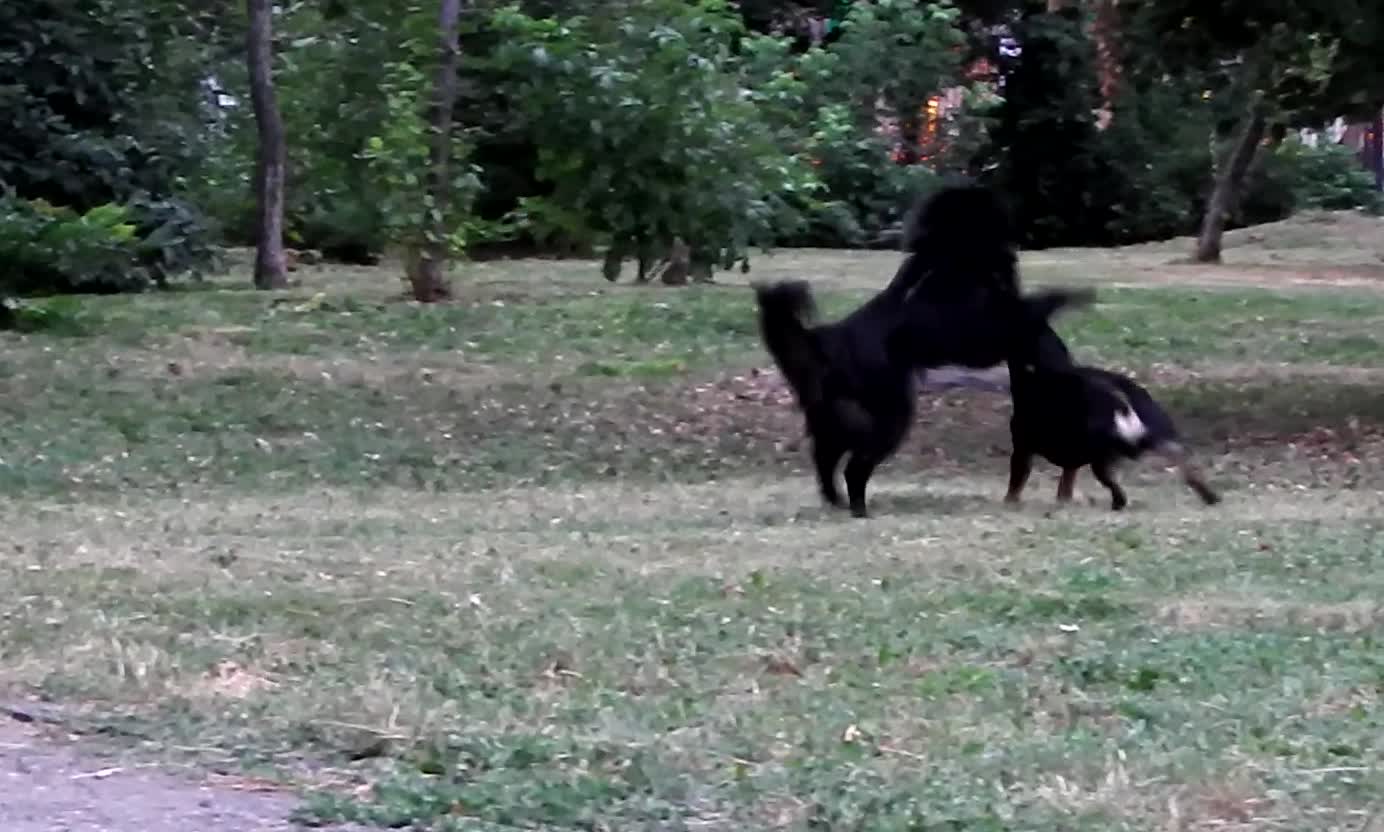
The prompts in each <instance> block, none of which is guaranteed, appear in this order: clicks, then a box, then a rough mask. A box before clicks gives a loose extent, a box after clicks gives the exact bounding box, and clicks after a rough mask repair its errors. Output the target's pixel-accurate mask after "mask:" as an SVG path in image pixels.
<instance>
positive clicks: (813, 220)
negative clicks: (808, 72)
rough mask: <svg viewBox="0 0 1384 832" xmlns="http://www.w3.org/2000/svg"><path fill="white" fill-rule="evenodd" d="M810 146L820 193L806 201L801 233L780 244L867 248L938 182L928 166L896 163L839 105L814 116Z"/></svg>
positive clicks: (885, 145)
mask: <svg viewBox="0 0 1384 832" xmlns="http://www.w3.org/2000/svg"><path fill="white" fill-rule="evenodd" d="M809 147H810V150H809V152H810V153H811V155H812V160H813V165H814V166H815V168H816V171H817V177H818V178H819V179H820V180H821V183H822V193H821V195H820V197H819V198H816V199H809V200H806V204H805V205H804V206H803V207H802V211H803V214H804V216H805V221H804V225H803V228H802V230H800V231H799V232H798V233H795V234H792V235H788V236H785V237H784V238H783V239H782V240H780V242H781V243H782V244H784V245H797V246H824V247H854V246H864V245H869V244H870V243H872V242H873V241H875V240H877V239H879V238H880V236H881V235H882V234H883V233H884V232H885V231H886V230H887V229H889V228H891V227H893V226H895V225H897V224H898V223H899V222H900V221H901V220H902V219H903V214H904V212H905V211H907V210H908V208H909V206H910V204H911V203H912V201H913V200H914V199H915V198H916V196H917V195H918V194H919V193H922V192H924V191H926V190H928V189H929V188H931V187H933V185H934V183H935V182H936V180H937V174H936V173H935V172H934V171H933V170H932V169H931V168H929V167H927V166H926V165H921V164H916V165H900V164H897V163H896V162H894V161H893V159H892V158H890V151H891V150H892V142H891V140H889V139H887V138H886V137H884V136H880V135H878V134H876V133H874V132H873V131H869V132H866V131H862V130H861V129H859V127H858V126H857V125H856V124H855V122H854V121H853V119H852V117H851V114H850V113H849V111H848V108H847V107H845V106H843V105H832V106H827V107H823V108H822V110H821V111H819V112H818V114H817V122H816V124H815V125H814V129H813V134H812V141H811V143H810V145H809Z"/></svg>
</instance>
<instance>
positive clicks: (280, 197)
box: [245, 0, 288, 289]
mask: <svg viewBox="0 0 1384 832" xmlns="http://www.w3.org/2000/svg"><path fill="white" fill-rule="evenodd" d="M246 5H247V7H248V11H249V14H250V29H249V32H248V34H247V35H246V38H245V41H246V43H245V46H246V48H245V57H246V62H247V64H248V68H249V70H250V101H251V104H252V105H253V106H254V110H255V125H256V128H257V130H258V133H259V142H258V148H257V151H256V156H255V211H256V213H255V278H254V280H255V288H256V289H282V288H284V287H285V286H287V285H288V264H287V262H286V260H285V258H284V168H285V167H287V161H286V157H287V155H288V151H287V149H286V147H285V144H284V122H283V117H282V116H281V115H280V114H279V102H278V97H277V96H276V95H275V94H274V74H273V62H274V46H273V21H272V18H271V15H272V6H273V4H272V0H246Z"/></svg>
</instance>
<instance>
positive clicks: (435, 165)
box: [409, 0, 462, 303]
mask: <svg viewBox="0 0 1384 832" xmlns="http://www.w3.org/2000/svg"><path fill="white" fill-rule="evenodd" d="M461 3H462V0H442V9H441V11H440V12H439V14H438V18H437V26H438V31H439V41H440V44H441V49H442V59H441V60H440V61H439V62H438V65H437V81H436V83H435V84H434V86H433V101H432V108H431V109H432V112H431V113H430V114H429V118H428V121H429V123H430V124H431V126H432V134H433V135H432V152H431V153H430V154H429V159H428V198H429V200H430V204H429V205H428V206H427V209H428V211H427V216H426V218H425V219H424V228H425V230H426V234H425V235H424V239H423V241H422V244H421V245H422V248H421V249H420V251H419V257H418V266H417V268H416V269H412V270H411V271H410V274H409V281H410V282H411V283H412V285H413V299H414V300H417V301H419V302H421V303H435V302H437V301H440V300H446V299H447V298H449V297H451V296H452V290H451V287H450V286H448V285H447V273H446V272H447V261H448V259H449V252H448V250H447V249H448V246H447V236H448V233H449V230H450V229H448V228H447V216H448V214H449V213H450V212H449V211H447V209H446V207H447V204H448V202H450V200H451V196H452V194H451V178H450V173H449V171H450V168H451V162H452V110H453V107H454V106H455V104H456V99H457V71H458V68H459V66H460V64H461V47H460V45H459V43H458V29H459V26H460V19H461Z"/></svg>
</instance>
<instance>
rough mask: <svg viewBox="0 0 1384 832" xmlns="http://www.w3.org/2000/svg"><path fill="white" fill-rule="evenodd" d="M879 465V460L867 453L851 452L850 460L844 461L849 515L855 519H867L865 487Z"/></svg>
mask: <svg viewBox="0 0 1384 832" xmlns="http://www.w3.org/2000/svg"><path fill="white" fill-rule="evenodd" d="M879 463H880V458H879V457H878V456H876V455H873V454H869V453H860V452H855V451H852V452H851V458H850V459H848V460H846V496H847V497H849V498H850V502H851V514H852V515H853V516H855V517H869V516H870V513H869V511H867V510H866V508H865V485H866V484H867V483H869V481H870V475H871V474H873V473H874V472H875V467H876V466H878V465H879Z"/></svg>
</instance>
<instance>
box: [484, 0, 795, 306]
mask: <svg viewBox="0 0 1384 832" xmlns="http://www.w3.org/2000/svg"><path fill="white" fill-rule="evenodd" d="M492 22H493V24H494V26H495V29H496V30H497V31H499V32H501V33H502V34H503V36H504V37H503V42H504V47H503V48H501V49H500V50H498V51H497V53H496V56H495V59H496V62H497V66H498V68H499V69H500V70H502V71H503V72H504V73H505V74H506V75H507V77H509V78H511V79H513V86H511V87H510V88H509V89H507V90H506V93H507V95H508V97H509V100H510V101H512V102H514V103H515V104H516V105H517V106H518V108H519V111H520V114H521V115H522V116H524V117H525V122H526V124H527V125H528V126H529V127H530V128H531V130H530V132H531V135H533V136H534V137H535V140H536V141H537V143H538V167H537V170H536V173H537V176H538V178H539V180H540V181H541V182H543V183H544V184H545V185H547V186H550V187H551V193H550V194H549V195H547V196H543V197H534V198H529V199H526V200H524V201H523V203H522V209H521V211H522V213H521V215H520V218H521V219H522V220H523V221H524V222H525V223H526V224H527V226H528V227H529V228H531V229H534V230H535V231H537V232H538V233H540V234H545V235H551V236H553V237H555V238H558V239H565V240H573V241H580V242H593V243H596V244H605V245H608V246H609V250H608V252H607V255H606V268H605V273H606V276H607V277H608V278H610V279H612V280H613V279H616V278H617V277H618V275H619V272H620V267H621V261H622V260H624V259H627V258H629V257H637V258H638V259H639V260H640V261H641V263H651V262H653V261H654V260H656V259H659V258H660V257H661V256H662V254H663V253H664V252H667V251H669V250H670V248H671V246H670V244H671V242H672V241H673V240H674V239H675V238H681V239H682V240H684V241H685V242H686V243H687V245H688V246H689V247H690V249H691V251H690V261H691V265H692V266H693V268H694V270H695V271H696V273H697V274H698V276H701V277H709V276H710V271H711V269H712V268H713V267H714V266H721V267H723V268H729V267H730V266H731V265H733V264H734V262H736V261H741V262H742V265H743V262H744V261H743V258H744V257H745V256H746V254H747V251H748V249H749V248H750V247H751V246H754V245H767V244H769V243H771V242H772V241H773V240H774V239H775V237H776V236H777V234H778V233H779V231H780V229H781V228H782V227H783V226H784V224H786V223H790V222H791V221H792V220H794V219H796V216H795V214H794V212H793V211H792V210H791V208H790V206H789V203H788V200H789V199H790V198H791V197H792V196H793V195H794V194H796V193H802V192H806V191H811V190H812V189H813V188H814V186H815V180H814V177H813V176H812V173H811V169H810V167H809V166H808V165H807V163H806V160H805V159H804V158H803V157H802V156H801V155H800V154H799V153H797V152H796V151H797V148H796V147H793V146H792V145H791V143H789V142H787V141H785V136H784V135H783V133H782V131H781V130H780V129H779V126H780V123H779V121H778V119H776V118H773V117H772V114H775V113H777V112H780V111H784V110H787V109H792V108H794V107H797V106H800V102H801V95H802V84H801V82H800V81H798V80H797V79H795V78H793V77H792V76H791V75H790V74H789V73H788V72H786V71H783V70H782V69H779V70H778V71H776V72H773V73H767V74H766V75H767V77H760V78H756V79H754V80H755V81H756V83H750V78H749V76H748V70H747V68H746V67H747V64H749V63H756V64H757V63H758V61H757V60H756V59H757V58H758V57H759V56H760V52H761V50H762V49H764V48H765V46H771V45H772V44H761V43H760V41H762V40H763V39H761V38H757V37H755V36H750V35H747V34H746V33H745V32H744V30H743V26H742V25H741V23H740V20H739V18H738V16H737V15H735V14H734V13H733V12H732V11H731V10H730V8H729V7H728V6H727V5H726V4H725V3H723V2H720V0H699V2H697V3H685V2H681V0H638V1H637V2H631V3H628V4H626V7H625V8H624V9H622V10H621V13H620V15H619V16H618V17H613V16H612V17H603V16H599V15H593V16H590V17H573V18H569V19H566V20H561V21H559V20H553V19H537V18H533V17H530V16H528V15H525V14H523V13H522V12H521V11H519V10H518V9H517V8H514V7H510V8H506V9H502V10H500V11H499V12H497V13H496V14H495V16H494V17H493V18H492ZM737 43H738V44H739V47H740V48H739V50H738V51H739V54H737V50H736V49H735V48H734V47H735V46H736V45H737ZM742 55H743V56H744V57H741V56H742Z"/></svg>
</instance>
